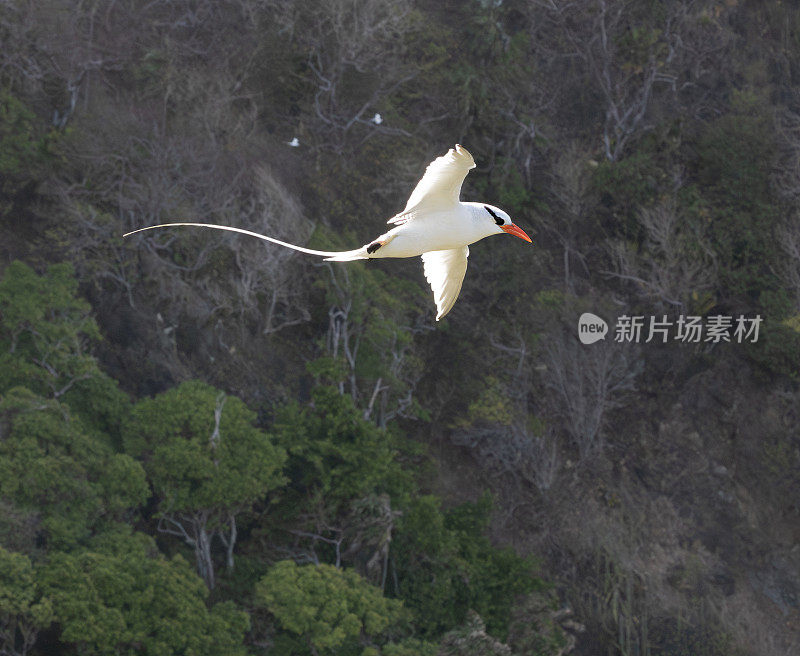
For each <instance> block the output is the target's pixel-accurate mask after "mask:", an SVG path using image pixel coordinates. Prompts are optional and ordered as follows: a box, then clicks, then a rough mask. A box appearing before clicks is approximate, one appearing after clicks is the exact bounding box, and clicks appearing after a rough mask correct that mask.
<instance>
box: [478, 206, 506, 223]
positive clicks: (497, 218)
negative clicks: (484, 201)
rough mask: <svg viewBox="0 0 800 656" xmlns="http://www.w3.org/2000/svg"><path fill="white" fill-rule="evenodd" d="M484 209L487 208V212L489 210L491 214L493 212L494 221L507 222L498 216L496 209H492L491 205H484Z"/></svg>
mask: <svg viewBox="0 0 800 656" xmlns="http://www.w3.org/2000/svg"><path fill="white" fill-rule="evenodd" d="M483 209H485V210H486V211H487V212H489V214H491V216H492V218H493V219H494V222H495V223H496V224H497V225H503V224H504V223H505V221H503V219H501V218H500V217H499V216H497V214H495V213H494V211H492V208H491V207H488V206H486V205H484V206H483Z"/></svg>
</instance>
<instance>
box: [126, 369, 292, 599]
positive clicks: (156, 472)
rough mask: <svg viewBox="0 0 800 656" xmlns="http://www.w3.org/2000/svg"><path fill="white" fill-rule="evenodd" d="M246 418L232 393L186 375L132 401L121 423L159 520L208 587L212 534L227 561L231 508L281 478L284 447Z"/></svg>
mask: <svg viewBox="0 0 800 656" xmlns="http://www.w3.org/2000/svg"><path fill="white" fill-rule="evenodd" d="M254 421H255V413H253V412H252V411H250V410H248V409H247V407H246V406H245V405H244V403H243V402H242V401H241V400H240V399H238V398H236V397H233V396H226V395H225V394H224V393H222V392H220V391H219V390H216V389H214V388H213V387H211V386H209V385H206V384H204V383H200V382H187V383H183V384H182V385H180V386H179V387H177V388H174V389H171V390H169V391H167V392H164V393H163V394H160V395H159V396H157V397H156V398H153V399H145V400H143V401H141V402H139V403H138V404H137V405H136V406H135V407H134V409H133V412H132V414H131V417H130V420H129V421H128V423H127V425H126V427H125V429H124V438H123V439H124V444H125V447H126V449H127V450H128V451H129V452H130V453H133V454H135V455H137V456H141V457H143V458H144V462H145V468H146V470H147V473H148V475H149V476H150V480H151V481H152V484H153V489H154V491H155V493H156V495H157V496H158V511H159V514H160V518H161V522H160V524H159V527H160V528H161V530H163V531H164V532H168V533H172V534H175V535H178V536H180V537H182V538H183V539H184V541H185V542H186V543H187V544H189V545H190V546H191V547H193V548H194V550H195V556H196V558H197V563H198V569H199V571H200V573H201V575H202V576H203V578H204V579H205V580H206V583H208V585H209V587H213V585H214V567H213V563H212V561H211V540H212V539H213V537H214V536H215V535H217V536H218V537H219V538H220V539H221V540H222V542H223V543H224V544H225V546H226V548H227V550H228V566H229V567H232V566H233V548H234V545H235V541H236V535H237V529H236V515H237V514H238V513H240V512H242V511H243V510H247V509H249V508H250V507H251V506H252V504H253V503H254V502H255V501H257V500H258V499H261V498H263V497H265V496H266V495H267V494H268V493H269V492H270V491H271V490H273V489H275V488H277V487H279V486H280V485H282V484H283V483H284V482H285V478H284V476H283V474H282V467H283V464H284V462H285V460H286V454H285V452H284V451H283V449H282V448H280V447H278V446H275V445H273V443H272V441H271V439H270V437H269V436H268V435H267V434H266V433H264V432H263V431H261V430H259V429H257V428H255V427H254V426H253V422H254Z"/></svg>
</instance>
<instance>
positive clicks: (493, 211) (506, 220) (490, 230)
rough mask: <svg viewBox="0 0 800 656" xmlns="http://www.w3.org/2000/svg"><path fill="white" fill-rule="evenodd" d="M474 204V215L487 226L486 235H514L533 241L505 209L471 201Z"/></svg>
mask: <svg viewBox="0 0 800 656" xmlns="http://www.w3.org/2000/svg"><path fill="white" fill-rule="evenodd" d="M469 204H470V205H471V206H472V211H473V213H474V215H476V216H477V219H478V221H480V223H481V225H482V226H484V227H485V228H486V236H487V237H488V236H489V235H502V234H503V233H505V234H508V235H514V236H515V237H519V238H520V239H524V240H525V241H527V242H530V243H533V241H531V238H530V237H528V235H526V234H525V231H524V230H523V229H522V228H520V227H519V226H518V225H516V224H515V223H514V222H513V221H512V220H511V217H510V216H509V215H508V213H506V212H505V211H504V210H501V209H500V208H499V207H495V206H494V205H486V204H485V203H469Z"/></svg>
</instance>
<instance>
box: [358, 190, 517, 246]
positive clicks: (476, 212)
mask: <svg viewBox="0 0 800 656" xmlns="http://www.w3.org/2000/svg"><path fill="white" fill-rule="evenodd" d="M480 213H485V210H484V209H483V206H482V205H480V204H478V203H461V202H459V203H458V205H456V206H455V207H453V209H451V210H449V211H448V210H441V211H437V212H427V213H425V212H412V213H411V214H410V216H409V218H408V221H407V222H405V223H402V224H401V225H399V226H397V227H395V228H392V229H391V230H389V232H387V233H386V234H383V235H381V236H380V237H378V239H377V240H376V241H384V240H386V241H387V242H388V243H387V244H386V245H385V246H383V247H382V248H379V249H378V250H377V251H375V253H373V254H371V255H368V257H369V258H378V257H416V256H418V255H422V254H423V253H427V252H429V251H446V250H451V249H453V248H461V247H463V246H468V245H469V244H474V243H475V242H476V241H479V240H481V239H483V238H484V237H488V236H489V235H490V234H502V232H501V231H495V230H492V232H490V233H488V234H487V226H486V225H485V223H484V222H483V221H481V220H479V219H480V218H481V217H480ZM488 227H489V228H491V227H492V226H488Z"/></svg>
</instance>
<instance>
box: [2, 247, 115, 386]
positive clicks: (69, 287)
mask: <svg viewBox="0 0 800 656" xmlns="http://www.w3.org/2000/svg"><path fill="white" fill-rule="evenodd" d="M77 288H78V281H77V280H76V279H75V275H74V272H73V269H72V267H71V266H70V265H69V264H54V265H52V266H50V267H49V268H48V271H47V274H46V275H44V276H39V275H37V274H36V273H35V272H34V271H33V269H31V268H30V267H29V266H28V265H27V264H24V263H23V262H12V263H11V264H10V265H9V266H8V268H7V269H6V270H5V271H4V273H3V278H2V280H0V322H1V323H0V391H4V390H7V389H9V388H11V387H13V386H14V385H25V386H26V387H29V388H30V389H32V390H34V391H35V392H37V393H39V394H42V395H45V396H48V397H54V398H58V397H60V396H62V395H63V394H65V393H66V392H67V391H68V390H69V389H70V388H71V387H72V386H73V385H75V384H76V383H77V382H78V381H81V380H85V379H88V378H90V377H93V376H97V375H100V372H99V370H98V368H97V363H96V361H95V359H94V358H93V357H92V356H91V355H90V354H89V353H88V352H87V341H88V340H96V339H99V337H100V333H99V331H98V328H97V324H96V323H95V320H94V319H93V318H92V317H91V315H90V313H89V310H90V308H89V304H88V303H87V302H86V301H85V300H84V299H82V298H79V297H78V296H77Z"/></svg>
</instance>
